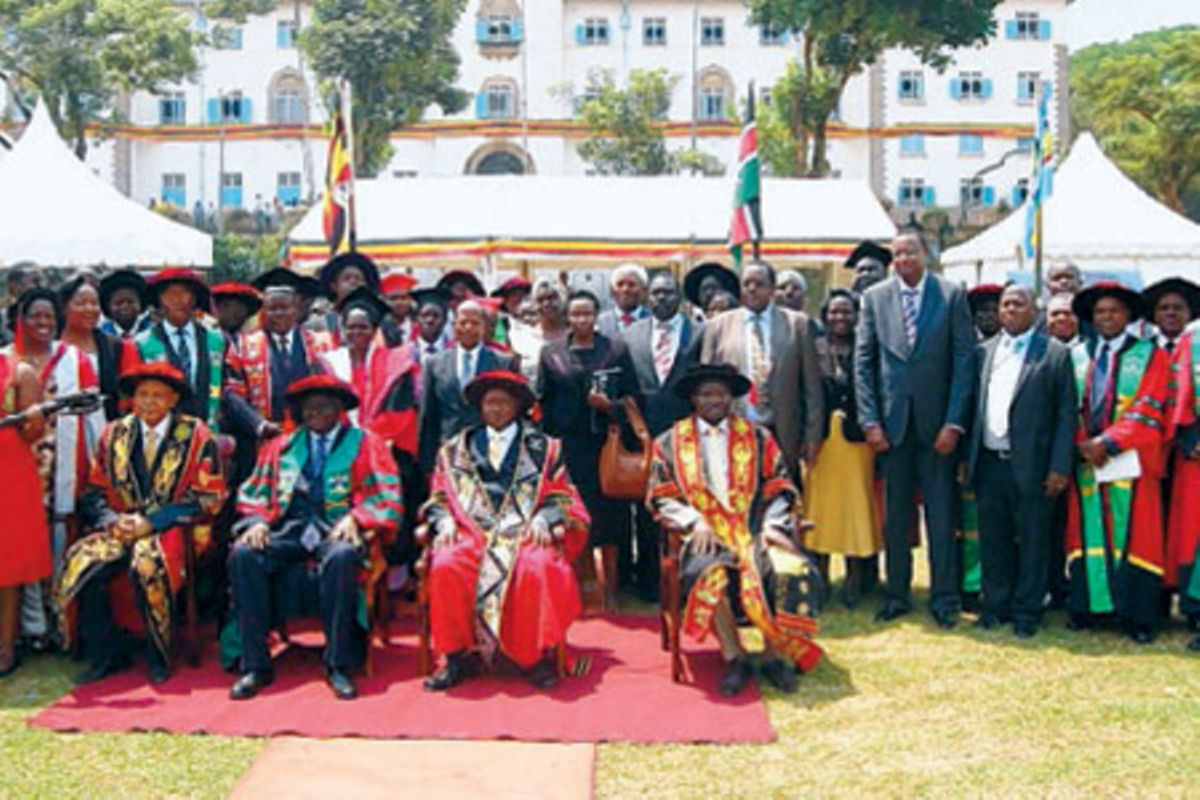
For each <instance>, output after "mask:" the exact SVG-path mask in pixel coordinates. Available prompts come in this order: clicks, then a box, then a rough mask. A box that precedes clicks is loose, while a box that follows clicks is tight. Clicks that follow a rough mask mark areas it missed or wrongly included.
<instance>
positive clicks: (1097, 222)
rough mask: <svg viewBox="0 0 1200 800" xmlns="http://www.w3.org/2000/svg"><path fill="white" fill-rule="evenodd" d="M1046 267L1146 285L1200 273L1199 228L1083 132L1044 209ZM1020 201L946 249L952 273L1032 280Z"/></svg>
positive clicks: (969, 279) (967, 278) (977, 278)
mask: <svg viewBox="0 0 1200 800" xmlns="http://www.w3.org/2000/svg"><path fill="white" fill-rule="evenodd" d="M1043 208H1044V210H1043V237H1044V240H1045V244H1044V246H1043V268H1044V269H1049V267H1050V266H1051V265H1053V264H1058V263H1063V262H1068V261H1069V262H1071V263H1074V264H1076V265H1077V266H1079V267H1080V268H1081V269H1083V270H1084V271H1085V272H1086V273H1088V274H1089V277H1095V276H1096V275H1101V274H1108V275H1112V274H1117V273H1121V274H1126V273H1136V274H1137V275H1138V277H1140V278H1141V279H1142V281H1144V282H1145V283H1151V282H1153V281H1155V280H1158V279H1159V278H1163V277H1167V276H1169V275H1191V276H1194V275H1197V274H1200V225H1197V224H1196V223H1194V222H1192V221H1191V220H1189V219H1187V218H1186V217H1183V216H1181V215H1179V214H1177V213H1175V212H1174V211H1172V210H1171V209H1169V208H1167V207H1166V206H1164V205H1161V204H1160V203H1159V202H1158V201H1157V200H1154V199H1153V198H1151V197H1150V196H1149V195H1147V194H1146V193H1145V192H1144V191H1142V189H1141V188H1140V187H1139V186H1138V185H1137V184H1135V183H1134V182H1133V181H1132V180H1130V179H1129V178H1128V177H1126V176H1125V174H1124V173H1123V172H1121V170H1120V169H1118V168H1117V166H1116V165H1115V164H1113V163H1112V162H1111V161H1109V160H1108V159H1107V158H1106V157H1105V155H1104V153H1103V152H1102V151H1101V150H1100V145H1099V144H1097V143H1096V139H1095V138H1094V137H1093V136H1092V135H1091V134H1090V133H1083V134H1081V135H1080V136H1079V138H1078V139H1076V140H1075V145H1074V146H1073V147H1072V148H1071V152H1070V153H1069V154H1068V155H1067V157H1066V158H1065V159H1063V162H1062V163H1061V164H1060V165H1059V167H1058V169H1057V171H1056V173H1055V176H1054V192H1053V194H1051V195H1050V198H1049V199H1048V200H1047V201H1046V204H1045V206H1044V207H1043ZM1025 218H1026V208H1025V206H1023V205H1022V206H1021V207H1019V208H1018V209H1016V210H1015V211H1013V212H1012V213H1011V214H1009V215H1008V216H1007V217H1005V218H1004V219H1002V220H1000V221H999V222H997V223H996V224H995V225H993V226H992V227H990V228H988V229H987V230H985V231H983V232H982V233H980V234H979V235H978V236H976V237H975V238H973V239H970V240H968V241H966V242H964V243H963V244H961V245H959V246H958V247H952V248H950V249H949V250H947V251H946V252H944V253H943V254H942V258H941V262H942V265H943V266H944V267H945V268H946V275H947V277H949V278H951V279H953V280H961V281H964V282H966V283H968V284H974V283H976V282H987V283H992V282H1004V281H1005V280H1007V279H1020V278H1022V277H1028V278H1030V279H1031V278H1032V273H1033V264H1032V262H1031V261H1025V262H1024V263H1023V258H1022V257H1021V256H1020V255H1019V254H1018V250H1019V248H1020V247H1021V243H1022V242H1023V241H1024V236H1025Z"/></svg>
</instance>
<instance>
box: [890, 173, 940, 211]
mask: <svg viewBox="0 0 1200 800" xmlns="http://www.w3.org/2000/svg"><path fill="white" fill-rule="evenodd" d="M896 199H897V201H899V203H900V205H902V206H931V205H933V187H932V186H930V187H926V186H925V180H924V179H923V178H901V180H900V191H899V193H898V194H897V196H896Z"/></svg>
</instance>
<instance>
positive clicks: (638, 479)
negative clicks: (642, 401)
mask: <svg viewBox="0 0 1200 800" xmlns="http://www.w3.org/2000/svg"><path fill="white" fill-rule="evenodd" d="M621 405H623V406H624V407H625V414H626V415H627V416H628V418H629V427H631V428H633V434H634V436H636V437H637V439H638V441H639V442H641V443H642V449H641V450H640V451H636V450H626V449H625V444H624V442H622V441H621V424H620V423H619V422H616V421H613V422H610V423H609V424H608V435H607V437H606V438H605V440H604V446H603V447H601V448H600V469H599V471H600V493H601V494H603V495H604V496H605V497H609V498H612V499H613V500H643V499H645V497H646V485H647V484H648V483H649V482H650V457H651V441H650V431H649V430H648V429H647V428H646V420H645V419H643V418H642V412H640V411H638V407H637V402H636V401H635V400H634V399H633V398H632V397H623V398H621Z"/></svg>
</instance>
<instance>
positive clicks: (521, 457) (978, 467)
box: [0, 232, 1200, 700]
mask: <svg viewBox="0 0 1200 800" xmlns="http://www.w3.org/2000/svg"><path fill="white" fill-rule="evenodd" d="M928 260H929V256H928V252H927V250H926V248H925V244H924V242H923V240H922V238H921V236H920V234H919V233H918V232H904V233H902V234H901V235H899V236H898V237H897V238H896V239H895V241H893V242H892V243H891V247H890V248H888V247H883V246H880V245H878V244H876V243H873V242H864V243H862V245H860V246H859V247H858V248H857V249H856V250H855V251H854V252H853V254H852V255H851V256H850V258H849V259H848V260H847V262H846V266H847V267H848V268H850V269H852V270H853V279H852V286H851V288H848V289H833V290H831V291H830V292H829V293H828V294H827V296H826V297H825V298H824V301H823V302H822V303H821V307H820V313H819V315H814V316H812V317H810V316H809V315H807V314H806V313H805V310H804V309H805V307H806V304H807V296H806V295H807V284H806V282H805V280H804V277H803V275H802V274H801V273H799V272H784V273H782V274H777V272H776V270H775V269H774V268H773V267H772V266H771V265H770V264H767V263H765V262H762V261H754V262H751V263H748V264H746V265H744V266H743V267H742V268H741V269H740V270H739V271H738V272H736V273H735V272H734V271H731V270H729V269H728V268H726V267H723V266H721V265H719V264H704V265H700V266H698V267H696V268H693V269H692V270H690V271H689V272H688V273H687V275H686V276H685V277H684V279H683V280H682V281H680V280H679V279H678V278H677V276H676V275H675V274H673V273H672V272H670V271H659V272H655V273H654V274H652V275H650V274H648V273H647V272H646V270H644V269H643V268H642V267H640V266H638V265H636V264H624V265H621V266H619V267H617V268H615V269H614V270H613V271H612V272H611V273H610V294H611V298H610V299H611V307H610V308H607V309H605V308H604V305H605V304H604V303H602V301H601V299H600V298H598V297H597V296H596V295H594V294H592V293H590V292H588V291H569V290H568V289H567V287H566V285H565V281H563V280H556V279H540V280H538V281H536V282H530V281H528V280H526V279H524V278H521V277H514V278H511V279H509V280H507V281H505V282H504V283H502V284H501V285H500V286H498V287H496V288H495V289H494V290H493V291H491V292H490V293H489V292H487V291H486V290H485V287H484V286H483V284H482V282H481V281H480V280H479V279H478V278H477V277H476V276H475V275H474V274H472V273H471V272H468V271H461V270H452V271H449V272H446V273H444V275H443V276H442V277H441V279H440V280H439V281H438V282H437V284H436V285H434V286H420V285H419V283H418V281H417V279H416V278H415V277H414V276H412V275H411V274H409V273H408V272H406V271H404V270H392V271H390V272H387V273H386V274H381V273H380V271H379V269H378V267H377V266H376V264H374V263H373V262H372V261H371V260H370V259H369V258H367V257H365V256H364V255H362V254H359V253H354V252H351V253H343V254H340V255H338V256H336V257H334V258H332V259H331V260H330V261H329V262H328V263H326V264H325V266H324V267H323V268H322V269H321V270H320V272H319V273H318V275H317V276H316V277H315V278H313V277H308V276H305V275H301V274H299V273H297V272H295V271H292V270H290V269H287V268H284V267H280V268H276V269H272V270H270V271H268V272H266V273H264V274H262V275H260V276H258V277H257V278H255V279H254V281H253V283H252V284H249V285H246V284H240V283H226V284H219V285H216V286H211V287H210V286H208V285H207V283H206V282H205V281H204V280H203V279H202V278H201V277H200V276H199V275H197V274H196V273H194V272H192V271H190V270H185V269H164V270H161V271H159V272H158V273H157V274H155V275H153V276H151V277H150V278H149V279H148V280H147V279H146V278H144V277H143V276H142V275H140V274H139V273H138V272H136V271H134V270H118V271H115V272H111V273H109V274H107V275H105V276H103V277H102V278H100V277H98V276H96V275H94V274H92V273H90V272H81V273H79V274H77V275H75V276H73V277H72V278H71V279H70V280H68V281H67V282H65V283H63V284H62V285H61V286H59V287H57V289H55V290H50V289H47V288H44V287H42V286H40V285H24V284H23V283H22V281H25V280H29V279H31V278H34V277H36V273H17V274H10V275H9V291H10V295H12V296H15V297H16V298H17V299H16V301H15V302H14V303H13V304H12V305H11V306H10V308H9V309H8V310H7V319H8V322H9V324H10V327H11V328H12V337H13V339H12V344H11V345H10V346H9V347H8V348H6V349H5V350H4V351H3V353H2V354H0V385H2V386H3V389H4V391H3V395H2V397H3V402H4V409H3V411H4V414H5V415H7V416H5V417H4V420H3V421H2V422H0V448H2V449H3V452H4V457H3V458H0V498H2V499H3V502H4V504H5V505H6V507H7V508H8V510H9V514H10V517H9V518H10V521H11V523H12V530H13V533H12V534H11V535H10V536H9V537H7V538H6V542H5V545H4V547H5V558H4V559H2V560H0V587H2V588H0V674H7V673H8V672H10V671H12V670H13V669H15V668H16V666H17V663H18V648H17V646H16V643H17V640H18V634H19V635H20V637H21V640H22V641H23V642H24V643H25V649H26V650H30V649H32V650H40V649H47V648H55V647H61V648H64V649H67V650H70V651H73V652H76V653H79V654H80V655H82V656H83V657H84V658H85V659H86V660H87V662H88V668H87V669H86V671H84V672H83V674H82V675H81V676H80V680H81V681H84V682H89V681H95V680H99V679H101V678H104V677H106V676H108V675H110V674H112V673H114V672H116V671H119V670H122V669H125V668H127V667H128V666H129V664H130V663H131V656H132V655H133V654H135V653H136V652H137V649H138V648H139V647H142V648H144V653H145V659H146V667H147V675H148V677H149V679H150V680H151V681H152V682H155V683H158V682H162V681H165V680H167V679H169V677H170V675H171V668H172V658H173V652H174V649H175V648H174V647H173V643H174V640H175V639H176V638H177V636H176V629H177V628H178V626H179V617H180V614H181V599H180V597H181V591H182V590H183V588H184V587H185V586H189V587H190V589H191V591H192V592H193V593H196V594H199V595H201V602H202V604H205V603H206V604H207V605H208V607H210V608H212V609H214V610H215V616H216V617H217V619H218V620H219V621H221V622H222V623H223V630H222V632H221V643H222V653H223V657H227V658H228V664H229V665H230V666H231V668H232V669H234V670H235V671H236V673H237V677H236V678H235V680H234V683H233V686H232V688H231V691H230V695H231V697H232V698H233V699H235V700H243V699H247V698H250V697H253V696H254V695H255V694H257V693H258V692H259V691H261V690H262V689H263V688H264V687H266V686H267V685H269V684H270V683H271V681H272V680H273V676H274V668H273V665H272V660H271V656H270V650H269V648H268V641H269V636H270V634H271V631H272V630H273V629H275V628H277V627H279V624H280V622H281V621H283V620H286V619H288V618H289V617H293V616H298V615H304V614H306V613H307V614H315V615H319V616H320V618H321V621H322V624H323V627H324V630H325V647H324V664H325V668H326V677H327V681H328V683H329V686H330V688H331V690H332V691H333V693H334V694H335V696H337V697H338V698H342V699H350V698H353V697H355V696H356V694H357V689H356V686H355V681H354V674H355V671H356V669H357V668H358V666H359V665H360V664H361V662H362V659H363V657H364V653H365V651H366V643H367V637H366V633H367V631H366V630H365V627H364V626H365V625H366V624H368V621H367V620H365V619H364V616H363V614H362V613H360V609H361V608H362V607H364V606H366V607H368V608H369V607H371V604H372V603H373V602H374V598H373V597H372V596H367V595H370V594H371V592H372V589H373V587H375V586H376V585H377V584H378V582H379V581H383V582H384V585H385V586H390V588H392V589H396V590H399V591H406V590H408V589H409V588H411V586H412V584H413V582H414V581H417V580H420V581H423V582H424V585H423V587H422V591H421V593H420V595H419V596H421V597H426V598H427V605H428V608H427V609H426V611H425V612H424V613H425V614H426V617H427V624H428V630H429V633H430V639H431V642H432V648H433V651H434V653H435V654H436V656H437V657H438V664H437V668H436V669H435V670H433V672H432V674H431V675H430V676H429V677H428V678H427V679H426V681H425V686H426V688H427V689H429V690H431V691H442V690H446V689H449V688H451V687H453V686H455V685H457V684H458V683H459V682H461V681H462V680H464V679H465V678H466V677H467V676H469V675H470V674H472V673H473V672H475V671H477V670H478V669H479V668H481V667H484V668H487V667H491V666H493V665H494V664H495V662H496V661H497V660H498V659H499V660H503V661H506V662H509V663H511V664H513V665H515V666H516V667H517V668H518V669H519V670H521V671H522V672H523V673H524V674H525V675H526V677H527V678H528V679H529V680H530V681H531V682H532V683H533V684H534V685H535V686H538V687H541V688H549V687H551V686H553V685H555V683H556V682H557V680H558V679H559V677H560V674H559V673H560V660H561V659H560V658H559V652H560V650H561V646H562V644H563V642H564V641H565V639H566V636H567V629H568V628H569V626H570V625H571V624H572V622H573V621H574V620H575V619H576V618H578V617H579V615H580V614H581V613H582V609H583V605H584V602H585V601H586V602H589V603H594V604H595V605H596V606H598V607H600V608H602V609H604V610H614V609H615V608H616V605H617V592H618V589H619V588H620V587H621V586H622V585H625V586H627V587H628V588H629V589H631V590H632V591H634V592H636V593H637V594H638V595H640V596H641V597H642V598H643V599H645V600H649V601H653V600H656V599H657V595H658V592H659V585H660V575H659V569H660V565H661V561H662V558H663V553H664V551H663V544H662V542H663V541H664V539H665V538H666V535H667V534H668V533H669V534H678V535H679V536H680V537H681V538H682V541H683V542H684V545H683V548H682V553H681V556H680V558H681V564H680V570H679V575H680V583H681V590H682V595H681V596H682V598H683V602H682V604H681V605H682V609H681V614H682V622H681V627H682V630H683V631H684V632H686V633H688V634H690V635H694V636H697V637H704V636H705V635H707V634H710V633H711V634H713V635H714V636H715V637H716V639H717V641H718V644H719V647H720V650H721V653H722V656H723V657H724V659H725V661H726V664H727V667H726V671H725V674H724V676H723V678H722V681H721V685H720V690H721V692H722V693H723V694H726V695H734V694H737V693H738V692H739V691H741V689H742V688H743V687H744V686H745V685H746V683H747V682H748V681H749V680H750V679H751V676H752V675H753V674H754V672H755V667H757V668H758V669H757V671H758V672H759V673H760V674H761V676H762V677H763V679H765V680H766V681H768V682H770V683H771V684H772V685H774V686H775V687H777V688H779V689H780V690H782V691H794V690H795V689H796V685H797V683H796V677H797V674H799V673H802V672H803V671H804V670H807V669H810V668H811V667H812V666H813V665H814V664H815V663H816V662H817V660H818V659H819V658H820V657H821V649H820V647H819V646H818V645H817V644H816V643H815V641H814V636H815V633H816V629H817V623H816V618H817V616H818V614H819V611H820V609H821V608H822V606H823V605H824V604H825V603H826V602H827V601H828V598H829V596H830V585H831V581H830V576H831V565H830V561H831V557H833V556H841V557H842V558H844V560H845V579H844V581H843V584H842V594H841V597H842V600H843V602H844V603H845V604H846V605H848V606H854V605H856V604H858V603H859V602H860V601H861V600H862V598H863V597H865V596H866V595H867V594H868V593H870V592H871V591H873V590H874V589H875V588H876V585H877V584H878V583H879V577H878V576H879V558H878V557H879V555H880V554H881V553H886V580H885V581H884V582H883V584H882V591H883V595H884V602H883V605H882V607H881V608H880V610H879V612H878V614H877V619H879V620H881V621H887V620H891V619H895V618H897V617H899V616H901V615H903V614H906V613H908V612H909V611H910V610H911V608H912V597H911V593H910V586H911V582H912V580H911V577H912V549H913V547H914V545H915V544H916V543H917V542H918V541H919V537H920V533H919V532H920V530H921V528H922V526H921V525H920V524H919V521H918V520H919V515H918V510H920V509H923V511H924V526H923V528H924V530H925V532H926V537H927V541H928V553H929V560H930V569H931V582H932V585H931V592H930V610H931V613H932V615H933V617H934V619H935V621H936V622H937V624H938V625H939V626H941V627H944V628H949V627H953V626H954V625H955V624H956V621H957V619H958V616H959V613H960V611H961V610H962V609H963V608H964V606H965V607H968V608H971V609H973V610H975V611H977V612H978V613H979V618H978V619H979V621H978V624H979V625H981V626H983V627H985V628H991V627H996V626H999V625H1001V624H1008V623H1011V624H1012V625H1013V627H1014V630H1015V633H1016V635H1018V636H1021V637H1027V636H1032V635H1034V633H1035V632H1036V630H1037V628H1038V626H1039V625H1040V624H1041V619H1042V614H1043V610H1044V608H1046V607H1048V606H1049V605H1053V604H1054V603H1063V604H1065V605H1066V607H1067V609H1068V610H1069V612H1070V625H1071V627H1073V628H1085V627H1092V626H1096V625H1100V624H1106V623H1107V621H1108V620H1115V621H1116V622H1117V623H1119V624H1120V625H1121V626H1123V628H1124V630H1125V631H1126V632H1127V633H1128V634H1129V635H1130V636H1132V637H1134V638H1135V639H1136V640H1138V641H1148V640H1149V638H1150V637H1152V636H1153V634H1154V631H1155V630H1156V628H1157V627H1158V626H1159V624H1160V623H1161V621H1162V619H1163V617H1164V615H1165V614H1167V613H1169V612H1170V608H1171V592H1172V591H1175V592H1177V593H1178V595H1179V598H1180V609H1181V612H1182V613H1183V614H1184V615H1185V616H1187V617H1188V619H1189V624H1190V625H1192V626H1193V628H1195V626H1197V625H1198V624H1200V573H1198V572H1197V571H1195V570H1194V569H1193V566H1194V564H1195V555H1196V550H1197V542H1198V539H1200V532H1198V531H1197V527H1200V514H1197V509H1195V508H1193V507H1192V504H1194V503H1196V502H1197V501H1196V500H1195V499H1194V498H1195V497H1196V496H1197V495H1198V493H1197V491H1196V488H1197V475H1198V474H1200V468H1198V466H1197V465H1198V464H1200V444H1198V441H1200V427H1198V426H1197V422H1196V415H1197V414H1198V413H1200V400H1198V398H1197V391H1196V385H1197V382H1198V379H1200V341H1197V337H1196V336H1195V335H1193V334H1192V333H1188V332H1187V330H1186V327H1187V325H1188V323H1189V321H1190V319H1191V318H1192V317H1193V316H1194V315H1195V313H1196V310H1197V304H1198V302H1200V289H1197V287H1196V286H1195V285H1193V284H1191V283H1190V282H1188V281H1185V280H1182V279H1173V280H1172V281H1167V282H1163V283H1161V284H1156V285H1155V286H1152V287H1150V288H1149V289H1147V290H1146V291H1145V292H1144V293H1141V294H1139V293H1137V292H1134V291H1132V290H1130V289H1127V288H1125V287H1122V286H1119V285H1116V284H1109V283H1099V284H1096V285H1093V286H1089V287H1086V288H1084V287H1082V286H1080V285H1079V275H1078V271H1077V270H1074V268H1073V267H1070V266H1069V265H1064V266H1063V267H1061V268H1056V269H1055V270H1053V271H1052V273H1051V275H1050V276H1049V284H1050V290H1051V294H1050V298H1049V301H1048V302H1047V303H1046V307H1045V309H1044V310H1041V309H1039V303H1038V301H1037V298H1035V297H1034V296H1033V294H1032V292H1031V291H1029V290H1028V289H1026V288H1023V287H1021V286H1017V285H1010V286H1005V287H1000V286H981V287H976V288H975V289H974V290H972V291H971V292H967V291H965V290H964V289H962V288H961V287H958V286H955V285H953V284H951V283H949V282H948V281H946V280H944V279H943V278H941V277H939V276H937V275H935V274H933V273H932V272H930V271H929V269H928ZM889 267H891V271H892V275H891V276H890V277H889V276H888V269H889ZM685 301H686V305H685ZM87 392H99V393H101V395H102V398H103V402H102V403H100V404H99V405H98V406H86V405H82V406H79V407H78V408H76V409H75V411H78V412H81V413H71V410H70V408H68V409H66V410H64V409H62V408H60V407H59V406H56V405H54V401H55V400H57V399H61V398H65V397H69V396H74V395H77V394H79V393H87ZM642 427H644V429H645V430H646V432H647V434H648V437H649V442H650V443H649V445H648V446H649V448H650V451H651V452H650V464H649V470H648V473H647V474H646V475H644V476H643V478H644V480H645V491H644V497H640V498H639V499H636V500H631V499H629V498H628V497H627V496H616V495H614V494H613V493H612V492H609V491H606V483H607V482H609V481H610V480H611V479H612V478H613V477H614V476H612V475H609V474H606V472H605V470H606V469H608V467H605V466H604V464H603V463H602V462H603V459H602V458H601V454H602V451H603V450H604V449H605V448H606V447H611V446H612V445H613V444H615V443H618V442H622V443H625V444H628V443H629V442H630V441H631V440H632V431H636V430H639V429H640V428H642ZM614 437H615V438H614ZM626 477H628V476H626ZM201 584H203V585H202V586H201ZM364 601H365V602H364ZM143 643H144V644H143ZM1192 646H1193V647H1200V637H1197V640H1196V641H1194V642H1193V643H1192Z"/></svg>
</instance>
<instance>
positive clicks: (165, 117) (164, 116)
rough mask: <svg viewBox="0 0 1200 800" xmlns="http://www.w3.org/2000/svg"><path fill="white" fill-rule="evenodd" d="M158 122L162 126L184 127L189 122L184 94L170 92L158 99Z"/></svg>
mask: <svg viewBox="0 0 1200 800" xmlns="http://www.w3.org/2000/svg"><path fill="white" fill-rule="evenodd" d="M158 121H159V124H161V125H183V124H184V123H186V122H187V101H186V100H185V99H184V96H183V92H168V93H166V94H164V95H162V96H161V97H159V98H158Z"/></svg>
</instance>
